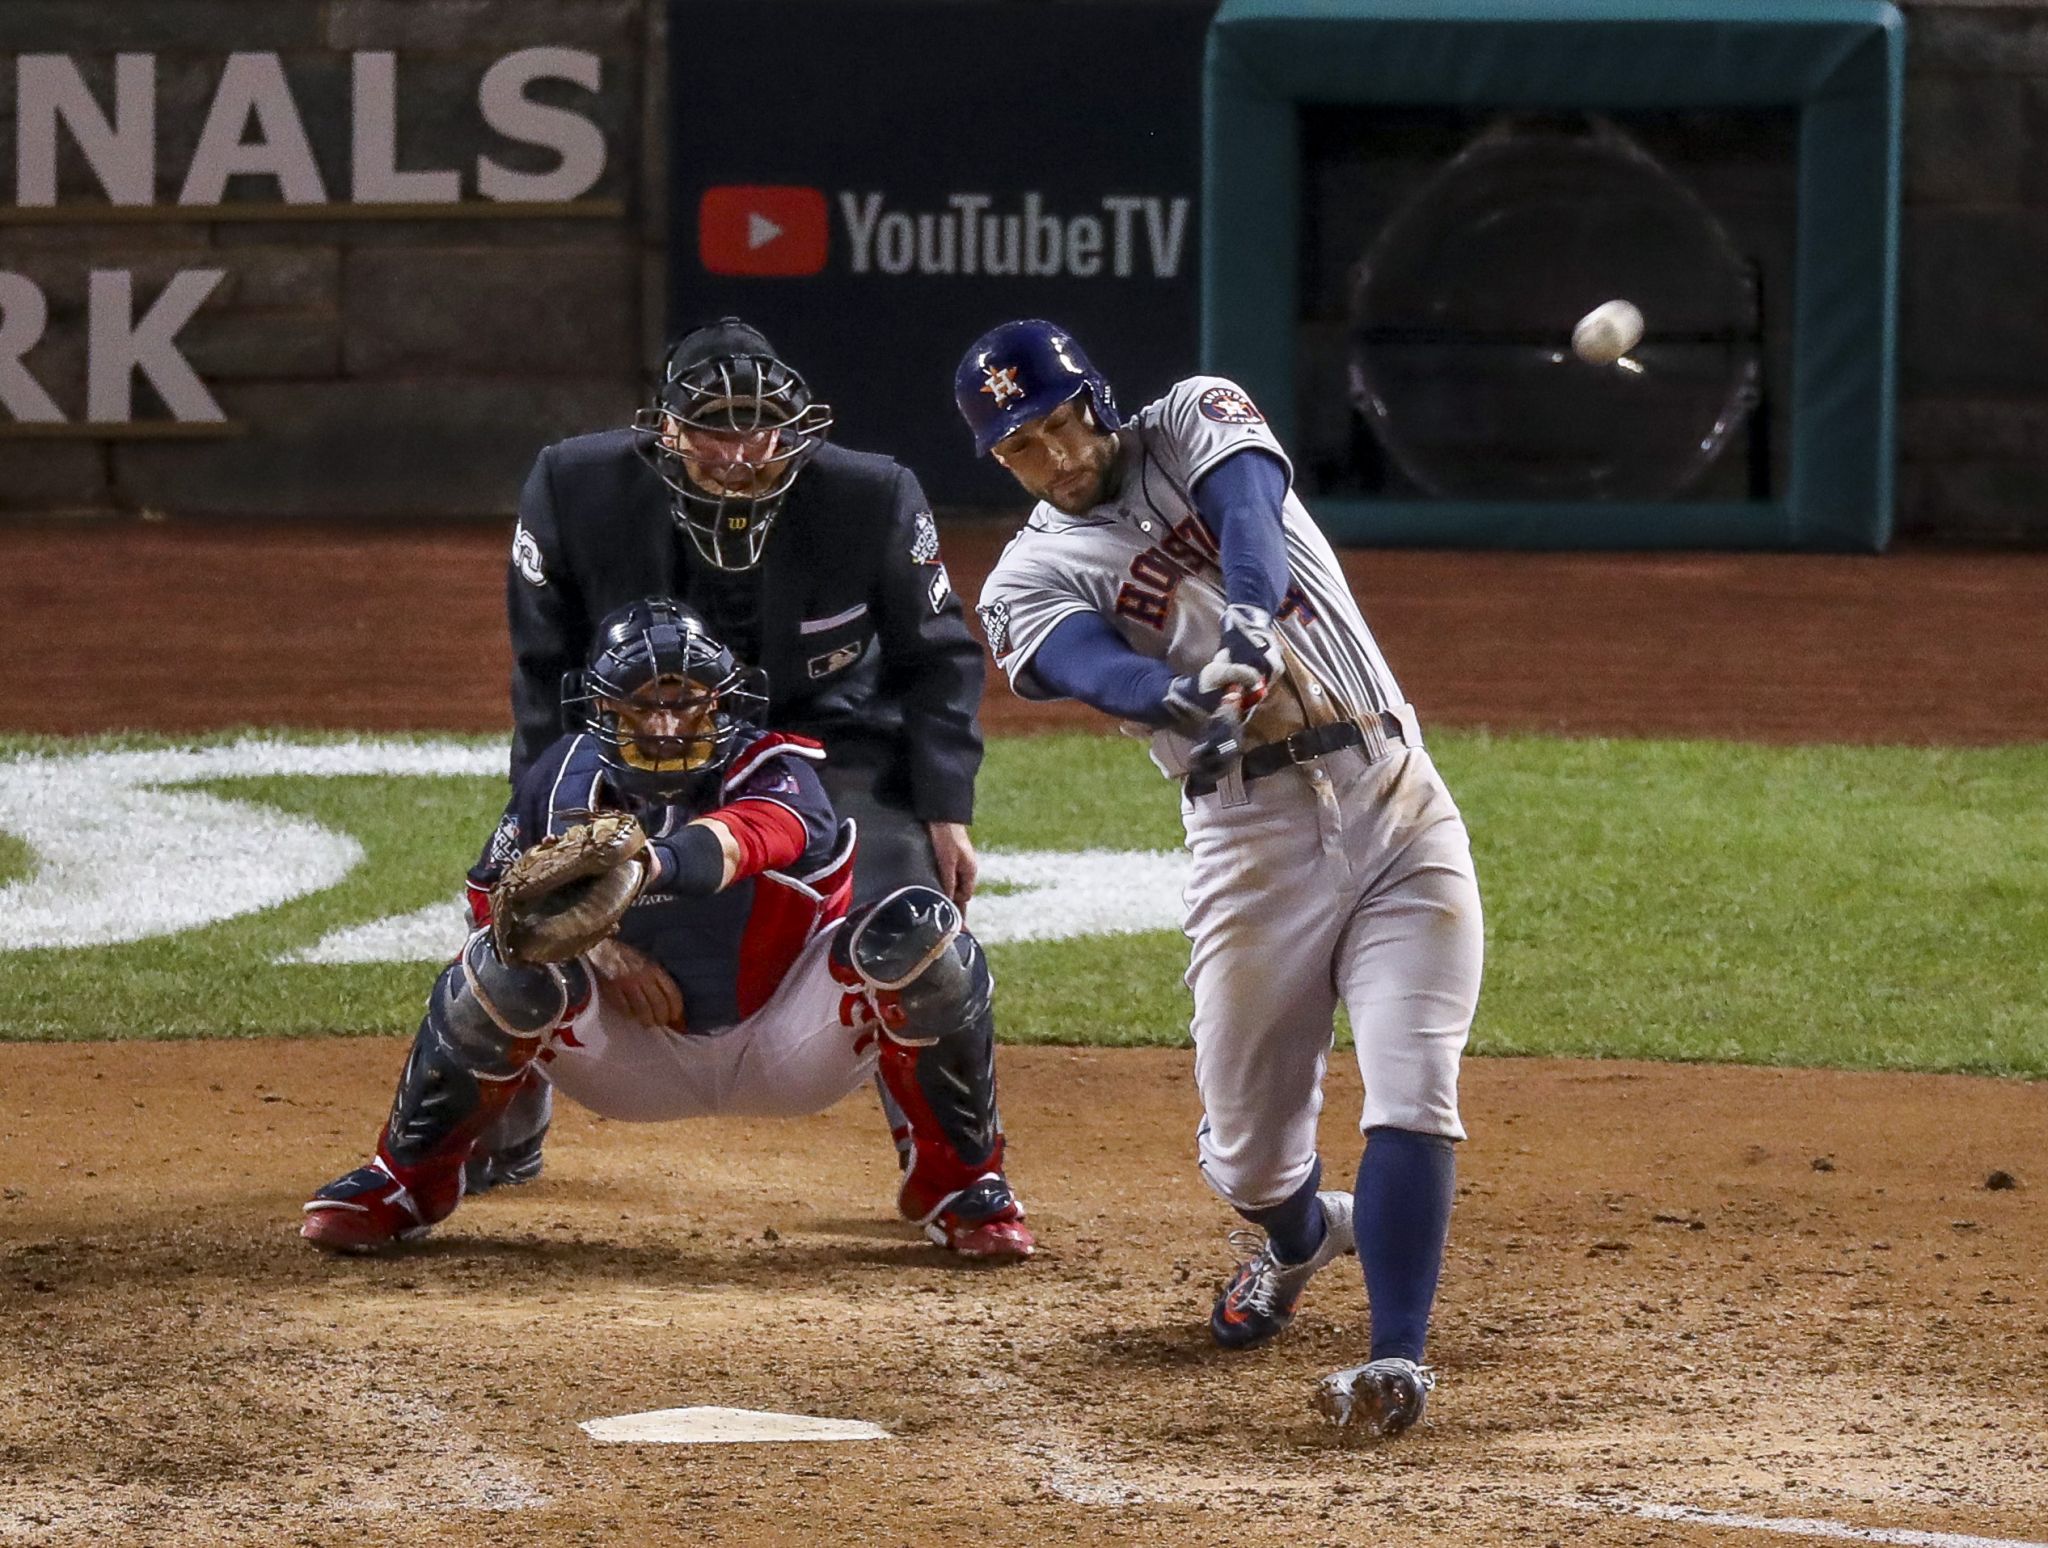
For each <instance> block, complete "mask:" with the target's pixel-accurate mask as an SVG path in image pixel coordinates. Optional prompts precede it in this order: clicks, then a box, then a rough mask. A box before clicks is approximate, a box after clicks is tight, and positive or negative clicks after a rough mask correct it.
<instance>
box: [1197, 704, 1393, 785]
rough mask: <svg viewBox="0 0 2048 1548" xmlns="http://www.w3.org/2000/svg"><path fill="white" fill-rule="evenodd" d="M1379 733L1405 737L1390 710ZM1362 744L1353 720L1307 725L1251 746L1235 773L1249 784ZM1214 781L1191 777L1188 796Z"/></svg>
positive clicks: (1382, 717)
mask: <svg viewBox="0 0 2048 1548" xmlns="http://www.w3.org/2000/svg"><path fill="white" fill-rule="evenodd" d="M1379 720H1380V726H1381V733H1380V734H1381V735H1382V736H1383V737H1384V738H1385V739H1386V740H1387V741H1389V742H1401V743H1405V742H1406V741H1407V740H1408V736H1407V733H1406V731H1404V730H1403V729H1402V726H1401V721H1400V718H1399V717H1398V716H1396V715H1395V714H1394V713H1393V712H1392V711H1391V710H1387V711H1382V712H1381V714H1380V717H1379ZM1364 743H1365V732H1364V730H1363V729H1362V728H1361V727H1360V726H1359V724H1358V722H1357V721H1355V720H1335V721H1332V722H1331V723H1330V724H1328V725H1326V726H1310V727H1309V728H1308V729H1307V730H1306V731H1297V732H1295V733H1294V735H1292V736H1290V737H1286V738H1284V739H1283V740H1281V741H1278V742H1266V743H1264V744H1262V745H1260V746H1258V747H1254V748H1253V749H1252V750H1251V751H1250V752H1248V753H1246V754H1245V755H1244V756H1243V757H1242V758H1240V759H1239V760H1238V764H1237V766H1238V772H1239V773H1240V774H1242V775H1243V777H1244V782H1245V783H1246V784H1247V785H1249V784H1250V783H1251V782H1252V781H1253V780H1255V779H1264V778H1265V777H1266V776H1267V775H1268V774H1278V773H1279V772H1280V771H1281V770H1282V769H1291V768H1294V767H1296V766H1297V765H1300V764H1304V763H1313V762H1315V760H1316V759H1318V758H1320V757H1322V756H1324V755H1325V754H1327V753H1333V752H1341V751H1343V750H1344V749H1345V748H1347V747H1360V746H1363V745H1364ZM1215 788H1216V782H1215V781H1214V780H1206V779H1190V780H1188V782H1187V784H1186V786H1185V789H1186V791H1187V793H1188V794H1189V795H1191V796H1205V795H1208V794H1209V793H1210V792H1212V791H1213V790H1215Z"/></svg>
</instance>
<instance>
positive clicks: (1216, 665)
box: [1160, 650, 1262, 736]
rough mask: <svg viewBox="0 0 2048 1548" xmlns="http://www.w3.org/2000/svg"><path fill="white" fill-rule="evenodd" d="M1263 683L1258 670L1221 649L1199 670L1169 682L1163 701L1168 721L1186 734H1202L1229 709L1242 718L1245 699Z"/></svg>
mask: <svg viewBox="0 0 2048 1548" xmlns="http://www.w3.org/2000/svg"><path fill="white" fill-rule="evenodd" d="M1261 687H1262V681H1261V679H1260V677H1259V674H1258V672H1257V670H1255V669H1254V668H1252V667H1248V666H1240V665H1239V664H1238V663H1237V662H1234V661H1232V660H1231V659H1230V657H1229V656H1228V655H1226V654H1225V653H1224V652H1222V651H1220V650H1219V651H1218V652H1217V653H1216V659H1215V660H1213V661H1211V662H1210V663H1209V664H1208V665H1207V666H1205V667H1203V668H1202V670H1201V671H1199V672H1187V673H1183V674H1182V675H1181V676H1179V677H1176V678H1175V679H1174V680H1173V681H1172V682H1170V683H1168V684H1167V685H1166V697H1165V698H1164V699H1163V700H1161V701H1160V702H1161V704H1162V706H1163V707H1164V709H1165V710H1166V714H1167V720H1168V723H1169V724H1170V725H1171V726H1172V727H1173V729H1174V730H1176V731H1178V732H1180V733H1181V735H1183V736H1200V735H1201V734H1202V732H1203V730H1204V729H1205V728H1206V727H1207V726H1208V725H1209V723H1210V722H1211V721H1213V720H1215V719H1216V718H1217V717H1218V716H1219V715H1223V714H1224V713H1225V712H1226V711H1229V712H1230V713H1231V714H1232V715H1234V716H1235V717H1237V718H1240V719H1241V718H1242V716H1243V709H1242V705H1243V702H1244V701H1245V700H1246V699H1247V698H1251V697H1254V696H1255V695H1256V694H1257V693H1258V692H1259V691H1260V690H1261Z"/></svg>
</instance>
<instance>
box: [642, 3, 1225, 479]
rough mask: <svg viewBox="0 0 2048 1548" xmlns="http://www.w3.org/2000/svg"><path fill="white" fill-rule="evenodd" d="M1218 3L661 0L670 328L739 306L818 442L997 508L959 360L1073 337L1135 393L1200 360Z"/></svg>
mask: <svg viewBox="0 0 2048 1548" xmlns="http://www.w3.org/2000/svg"><path fill="white" fill-rule="evenodd" d="M1213 11H1214V5H1213V3H1212V0H1187V3H1171V0H1123V3H1117V0H1104V3H1100V4H1096V3H1091V4H1088V5H1074V6H1043V5H1040V6H1023V5H971V4H960V3H958V0H752V3H750V4H747V5H743V6H734V5H732V4H730V0H717V3H712V0H671V4H670V16H669V38H670V43H669V47H670V58H669V70H670V88H669V99H670V104H671V110H670V114H671V124H670V130H669V189H670V194H669V214H670V220H671V222H672V227H671V230H670V233H669V243H668V251H669V296H668V313H669V327H670V332H671V334H673V333H676V332H680V331H682V330H685V329H687V328H690V327H692V326H694V325H695V324H697V323H699V322H702V321H705V320H708V319H711V318H716V317H720V316H724V315H727V314H734V315H737V316H740V317H743V318H745V319H746V320H747V321H749V322H751V323H753V324H755V325H756V326H757V327H759V328H760V329H761V330H762V331H763V332H765V333H766V334H767V335H768V337H769V338H770V339H771V340H773V341H774V343H775V346H776V348H777V349H778V350H780V351H781V353H782V354H783V356H784V357H785V358H786V359H788V361H789V362H790V364H792V365H793V366H795V367H796V368H797V369H798V370H800V371H802V372H803V373H804V375H805V377H806V378H808V379H809V381H810V383H811V385H812V388H813V389H814V391H815V392H816V394H817V395H818V397H819V398H821V399H823V400H825V401H826V402H829V403H830V404H831V405H832V407H833V412H834V415H835V419H836V423H835V427H834V429H833V433H832V434H833V439H834V440H835V441H838V442H839V443H840V444H842V445H845V446H849V447H852V448H854V449H856V450H861V451H875V452H883V453H886V454H888V455H890V456H893V457H896V458H898V459H900V460H901V461H903V462H904V463H906V464H907V465H908V466H909V467H910V468H911V470H912V471H913V472H915V473H916V474H917V476H918V478H919V480H920V481H921V482H922V483H923V484H924V487H925V489H926V491H927V492H928V493H929V494H930V495H931V496H932V498H933V499H934V500H935V501H937V502H939V503H941V504H954V505H979V506H1000V507H1002V508H1004V509H1012V508H1015V507H1016V505H1017V503H1018V498H1017V493H1016V489H1015V486H1014V485H1013V484H1011V483H1010V481H1009V480H1008V478H1007V477H1005V476H1004V475H1003V474H1002V473H1001V471H1000V470H999V469H995V468H992V467H991V466H990V465H989V464H988V463H987V462H986V461H980V460H977V459H976V458H975V457H974V456H973V448H972V445H971V443H970V442H969V441H968V438H967V435H966V431H965V429H964V427H962V426H961V424H960V422H959V416H958V415H957V413H956V412H955V411H954V408H953V400H952V377H953V367H954V365H955V364H956V363H957V362H958V360H959V358H960V355H961V352H962V351H963V350H965V349H966V347H967V345H968V344H970V343H971V342H972V341H973V340H974V339H975V338H976V337H978V336H979V335H980V334H981V333H982V332H984V331H985V330H986V329H988V328H989V327H991V326H992V325H994V324H995V323H998V322H1001V321H1003V320H1004V319H1006V318H1010V317H1041V316H1043V317H1052V318H1056V319H1058V320H1059V321H1060V322H1061V323H1063V324H1065V325H1066V326H1067V327H1069V328H1071V329H1072V330H1073V331H1074V332H1075V334H1076V335H1077V336H1078V337H1079V338H1080V339H1081V340H1082V342H1083V343H1084V344H1086V346H1087V348H1088V350H1089V352H1090V354H1091V355H1092V356H1093V357H1094V358H1095V360H1096V362H1097V363H1098V364H1100V365H1101V366H1102V367H1103V369H1104V370H1105V371H1106V372H1108V373H1109V376H1110V378H1111V380H1112V382H1113V383H1114V384H1115V386H1116V390H1117V397H1118V401H1119V402H1120V403H1121V404H1123V405H1124V406H1125V408H1126V409H1135V408H1137V407H1138V406H1140V405H1142V404H1144V403H1146V402H1148V401H1149V400H1150V399H1152V398H1154V397H1156V396H1157V395H1158V394H1159V393H1160V392H1162V391H1164V390H1165V388H1166V387H1167V386H1168V385H1170V384H1171V383H1172V382H1173V381H1175V380H1177V379H1178V378H1180V377H1182V376H1185V375H1187V374H1189V373H1190V372H1192V371H1193V370H1195V369H1196V366H1197V363H1198V361H1197V353H1198V349H1199V344H1200V339H1199V334H1198V311H1197V306H1198V297H1197V283H1198V275H1197V272H1196V262H1197V260H1196V254H1197V251H1198V247H1199V227H1200V209H1199V205H1198V201H1197V198H1196V195H1197V191H1198V188H1199V185H1200V177H1201V98H1202V90H1201V62H1202V48H1203V41H1204V38H1205V37H1206V34H1207V30H1208V25H1209V20H1210V17H1211V15H1212V14H1213Z"/></svg>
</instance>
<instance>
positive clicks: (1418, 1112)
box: [1181, 744, 1484, 1209]
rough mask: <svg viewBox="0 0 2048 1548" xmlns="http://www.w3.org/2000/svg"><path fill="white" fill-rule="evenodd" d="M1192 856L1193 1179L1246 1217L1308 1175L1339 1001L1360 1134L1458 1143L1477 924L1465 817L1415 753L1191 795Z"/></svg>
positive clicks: (1185, 811)
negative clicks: (1198, 1108)
mask: <svg viewBox="0 0 2048 1548" xmlns="http://www.w3.org/2000/svg"><path fill="white" fill-rule="evenodd" d="M1181 820H1182V824H1183V826H1184V827H1185V829H1186V832H1187V844H1188V849H1189V851H1190V852H1191V853H1192V855H1193V856H1194V868H1193V870H1192V872H1191V873H1190V875H1189V880H1188V887H1187V892H1186V894H1185V903H1186V919H1185V922H1184V928H1185V929H1186V931H1187V934H1188V938H1189V939H1190V940H1191V941H1192V942H1193V947H1194V949H1193V953H1192V956H1191V959H1190V961H1189V964H1188V973H1187V982H1188V987H1189V988H1190V989H1191V990H1193V991H1194V997H1195V1014H1194V1024H1193V1032H1194V1042H1195V1085H1196V1087H1197V1089H1198V1090H1199V1091H1200V1093H1201V1097H1202V1107H1203V1111H1204V1117H1203V1119H1202V1123H1201V1127H1200V1129H1199V1131H1198V1133H1197V1143H1198V1146H1199V1150H1200V1156H1201V1166H1202V1174H1203V1176H1204V1177H1206V1178H1207V1179H1208V1181H1209V1185H1210V1186H1211V1187H1213V1188H1214V1189H1215V1190H1216V1191H1217V1192H1218V1193H1220V1194H1222V1195H1223V1197H1224V1198H1225V1199H1227V1200H1228V1201H1229V1202H1230V1203H1231V1204H1233V1205H1235V1206H1236V1207H1238V1208H1239V1209H1259V1208H1264V1207H1267V1206H1269V1205H1273V1204H1277V1203H1279V1202H1280V1201H1281V1200H1283V1199H1285V1198H1287V1197H1288V1196H1289V1195H1291V1194H1292V1193H1293V1192H1294V1191H1295V1190H1296V1189H1297V1188H1299V1187H1300V1186H1301V1185H1302V1184H1303V1183H1304V1182H1305V1181H1306V1180H1307V1178H1308V1175H1309V1171H1310V1169H1311V1168H1312V1167H1313V1166H1314V1164H1315V1159H1316V1119H1317V1117H1318V1116H1319V1115H1320V1114H1321V1112H1322V1107H1323V1096H1322V1083H1323V1071H1324V1068H1325V1064H1326V1061H1327V1060H1328V1057H1329V1051H1330V1046H1331V1039H1332V1036H1333V1030H1334V1016H1335V1012H1336V1006H1337V1002H1338V1000H1339V998H1340V997H1341V999H1342V1000H1343V1002H1344V1005H1345V1007H1346V1008H1347V1009H1348V1010H1349V1012H1350V1014H1351V1031H1352V1035H1353V1037H1354V1039H1355V1040H1356V1042H1357V1051H1358V1067H1359V1070H1360V1072H1361V1073H1362V1074H1363V1075H1364V1077H1365V1111H1364V1114H1363V1116H1362V1117H1361V1119H1360V1122H1359V1126H1360V1128H1361V1129H1371V1128H1378V1127H1380V1126H1382V1125H1386V1126H1391V1127H1393V1128H1397V1129H1412V1130H1415V1131H1416V1132H1418V1133H1422V1134H1440V1135H1445V1136H1448V1137H1449V1138H1451V1139H1463V1138H1464V1137H1465V1130H1464V1126H1463V1125H1462V1124H1461V1123H1460V1122H1459V1120H1458V1059H1459V1055H1460V1054H1461V1053H1462V1051H1463V1049H1464V1046H1465V1038H1466V1034H1467V1033H1468V1032H1469V1031H1470V1029H1471V1026H1472V1012H1473V1009H1474V1007H1475V1006H1476V1005H1477V1003H1478V999H1479V972H1480V959H1481V955H1482V951H1483V942H1484V932H1483V929H1482V925H1481V919H1480V911H1479V886H1478V882H1477V881H1476V879H1475V878H1474V876H1473V871H1472V851H1471V845H1470V842H1469V840H1468V839H1467V837H1466V833H1465V824H1464V820H1463V819H1462V818H1460V817H1459V815H1458V809H1457V807H1456V806H1455V805H1454V804H1453V803H1452V801H1451V797H1450V792H1449V791H1447V790H1446V789H1445V788H1444V784H1443V781H1442V780H1441V779H1440V778H1439V777H1438V775H1437V772H1436V766H1435V765H1434V764H1433V763H1432V762H1431V761H1430V757H1429V754H1428V753H1427V752H1425V751H1423V750H1422V749H1421V748H1419V747H1415V748H1404V747H1402V746H1400V745H1399V744H1395V745H1394V746H1392V747H1390V748H1388V749H1387V750H1386V752H1385V753H1384V755H1383V756H1381V757H1380V758H1379V759H1378V760H1377V761H1371V760H1369V759H1368V756H1367V753H1366V750H1365V749H1364V748H1347V749H1345V750H1344V751H1342V752H1336V753H1332V754H1329V755H1328V756H1326V757H1323V758H1320V759H1318V760H1316V761H1315V762H1313V763H1310V764H1306V765H1303V766H1301V767H1298V768H1288V769H1283V770H1281V771H1279V772H1278V773H1275V774H1271V775H1269V776H1267V777H1266V778H1264V779H1260V780H1254V781H1253V782H1252V783H1250V784H1248V785H1247V784H1245V783H1244V782H1243V781H1242V780H1240V779H1238V778H1236V777H1235V776H1233V777H1232V778H1230V779H1228V780H1226V781H1225V782H1224V783H1223V784H1221V785H1219V786H1218V787H1217V789H1216V790H1215V791H1213V792H1212V793H1210V794H1208V795H1204V796H1198V797H1194V798H1188V797H1185V796H1184V797H1183V798H1182V801H1181Z"/></svg>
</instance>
